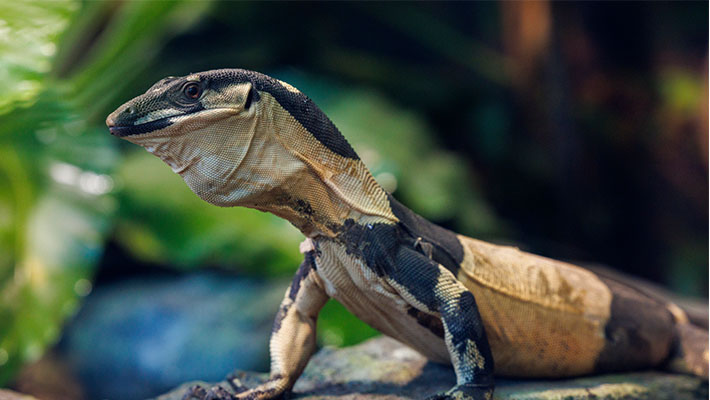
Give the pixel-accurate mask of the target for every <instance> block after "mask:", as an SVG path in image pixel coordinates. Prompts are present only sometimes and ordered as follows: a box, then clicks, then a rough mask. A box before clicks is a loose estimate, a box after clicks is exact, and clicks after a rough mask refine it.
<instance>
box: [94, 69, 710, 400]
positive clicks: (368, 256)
mask: <svg viewBox="0 0 710 400" xmlns="http://www.w3.org/2000/svg"><path fill="white" fill-rule="evenodd" d="M106 122H107V125H108V126H109V128H110V130H111V133H112V134H114V135H116V136H120V137H123V138H124V139H126V140H129V141H131V142H133V143H136V144H139V145H141V146H143V147H145V148H146V149H147V150H148V151H149V152H151V153H154V154H155V155H156V156H158V157H160V158H161V159H162V160H163V161H165V162H166V163H167V164H168V165H169V166H170V167H171V168H172V169H173V171H175V172H176V173H178V174H180V175H181V176H182V177H183V179H184V180H185V182H186V183H187V184H188V186H189V187H190V188H191V189H192V190H193V191H194V192H195V193H196V194H197V195H198V196H200V197H201V198H202V199H204V200H206V201H208V202H210V203H212V204H216V205H219V206H244V207H251V208H255V209H258V210H262V211H267V212H271V213H273V214H276V215H278V216H280V217H283V218H285V219H287V220H289V221H290V222H291V223H292V224H293V225H295V226H296V227H297V228H298V229H300V230H301V232H303V234H304V235H305V236H306V240H305V241H304V242H303V244H302V245H301V251H302V252H303V253H304V258H305V259H304V261H303V263H302V264H301V267H300V269H299V270H298V272H297V274H296V276H295V277H294V280H293V282H292V284H291V286H290V287H289V288H288V290H287V291H286V295H285V296H284V300H283V303H282V304H281V307H280V309H279V312H278V314H277V316H276V320H275V322H274V328H273V331H272V337H271V345H270V346H271V359H272V363H271V378H270V379H269V380H268V381H267V382H266V383H265V384H264V385H262V386H259V387H257V388H253V389H246V388H243V387H240V386H239V385H238V384H237V383H236V382H235V383H234V385H233V386H234V387H235V392H236V393H235V394H232V393H229V392H227V391H226V390H224V389H222V388H219V387H216V388H212V389H210V390H209V391H207V390H205V389H203V388H200V387H195V388H193V389H192V390H191V392H190V393H189V395H192V396H195V397H198V398H205V397H208V398H238V399H247V398H248V399H268V398H273V397H276V396H278V395H280V394H282V393H283V392H284V391H287V390H290V388H291V387H292V386H293V385H294V383H295V381H296V379H297V378H298V376H299V375H300V374H301V372H302V371H303V369H304V368H305V366H306V364H307V362H308V359H309V357H310V356H311V354H312V353H313V351H314V349H315V325H316V319H317V316H318V312H319V310H320V309H321V308H322V307H323V305H324V304H325V303H326V301H327V300H328V299H329V298H335V299H337V300H338V301H339V302H341V303H342V304H343V305H344V306H345V307H346V308H347V309H348V310H350V311H351V312H352V313H353V314H355V315H356V316H358V317H359V318H360V319H362V320H363V321H365V322H366V323H368V324H370V325H371V326H373V327H374V328H376V329H378V330H379V331H381V332H383V333H384V334H386V335H389V336H392V337H394V338H396V339H398V340H400V341H402V342H404V343H406V344H408V345H410V346H411V347H413V348H414V349H416V350H418V351H420V352H421V353H422V354H424V355H425V356H427V357H428V358H430V359H431V360H433V361H436V362H441V363H451V364H452V365H453V367H454V370H455V373H456V377H457V385H456V386H455V387H454V388H452V389H451V390H449V391H448V392H446V393H442V394H439V395H435V396H434V397H435V398H457V399H458V398H460V399H489V398H491V397H492V394H493V373H494V371H495V373H496V374H499V375H504V376H517V377H566V376H576V375H583V374H590V373H595V372H605V371H615V370H629V369H638V368H648V367H657V366H667V367H668V368H672V369H674V370H676V371H682V372H686V373H692V374H697V375H700V376H705V377H706V376H707V366H708V364H707V357H708V345H707V331H705V330H703V329H700V328H697V327H695V326H693V325H691V324H690V323H689V322H688V321H687V318H686V317H685V314H684V313H683V311H682V310H680V309H679V308H678V307H677V306H675V305H673V304H669V303H667V302H664V301H660V300H657V299H656V298H654V297H653V296H651V295H647V294H645V293H643V292H641V291H639V290H636V289H634V288H632V287H630V286H628V285H624V284H622V283H620V282H616V281H614V280H612V279H608V278H604V277H601V276H599V275H597V274H595V273H592V272H590V271H588V270H585V269H583V268H580V267H577V266H574V265H571V264H567V263H563V262H559V261H554V260H551V259H547V258H543V257H539V256H535V255H532V254H528V253H524V252H522V251H519V250H517V249H515V248H511V247H503V246H496V245H492V244H488V243H485V242H481V241H478V240H475V239H471V238H468V237H465V236H462V235H457V234H455V233H453V232H451V231H448V230H446V229H443V228H441V227H439V226H437V225H434V224H432V223H431V222H429V221H427V220H426V219H424V218H422V217H420V216H418V215H416V214H414V213H413V212H412V211H410V210H409V209H408V208H406V207H405V206H403V205H402V204H400V203H399V202H397V200H395V199H394V198H393V197H392V196H391V195H389V194H388V193H386V192H385V191H384V190H383V189H382V188H381V187H380V186H379V185H378V184H377V182H375V180H374V179H373V177H372V175H371V174H370V173H369V171H368V170H367V168H366V167H365V165H364V164H363V162H362V161H361V160H360V159H359V158H358V156H357V154H356V153H355V151H354V150H353V149H352V147H351V146H350V145H349V144H348V142H347V141H346V140H345V138H344V137H343V136H342V135H341V133H340V132H339V131H338V129H337V128H336V127H335V125H333V123H332V122H331V121H330V120H329V119H328V118H327V117H326V116H325V115H324V114H323V112H322V111H321V110H320V109H318V107H317V106H316V105H315V104H314V103H313V102H312V101H311V100H310V99H309V98H308V97H306V96H305V95H303V94H302V93H301V92H299V91H298V90H297V89H295V88H294V87H293V86H291V85H289V84H287V83H285V82H281V81H279V80H276V79H273V78H270V77H268V76H266V75H263V74H259V73H256V72H251V71H245V70H237V69H233V70H214V71H207V72H202V73H196V74H192V75H188V76H185V77H179V78H176V77H170V78H166V79H163V80H161V81H160V82H158V83H156V84H155V85H154V86H153V87H151V88H150V89H149V90H148V91H147V92H146V93H145V94H143V95H141V96H139V97H137V98H135V99H133V100H131V101H129V102H128V103H126V104H124V105H123V106H121V107H120V108H118V109H117V110H116V111H115V112H114V113H112V114H111V115H110V116H109V117H108V118H107V121H106ZM494 364H495V365H494Z"/></svg>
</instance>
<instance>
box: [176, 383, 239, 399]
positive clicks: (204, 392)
mask: <svg viewBox="0 0 710 400" xmlns="http://www.w3.org/2000/svg"><path fill="white" fill-rule="evenodd" d="M191 399H198V400H236V399H237V397H236V396H235V395H233V394H232V393H230V392H228V391H227V390H225V389H224V388H223V387H222V386H213V387H211V388H209V389H205V388H204V387H202V386H201V385H194V386H190V387H189V388H188V389H187V391H185V394H184V395H182V400H191Z"/></svg>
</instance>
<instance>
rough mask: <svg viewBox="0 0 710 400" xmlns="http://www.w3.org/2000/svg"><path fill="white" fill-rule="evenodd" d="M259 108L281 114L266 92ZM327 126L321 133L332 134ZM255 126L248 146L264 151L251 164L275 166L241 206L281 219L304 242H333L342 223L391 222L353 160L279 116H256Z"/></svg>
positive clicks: (381, 198) (373, 185) (379, 192)
mask: <svg viewBox="0 0 710 400" xmlns="http://www.w3.org/2000/svg"><path fill="white" fill-rule="evenodd" d="M260 104H261V106H263V107H264V110H281V109H282V108H281V107H280V106H279V105H278V104H277V103H276V101H275V100H274V99H273V98H272V97H271V95H269V94H268V93H264V94H263V95H262V99H261V100H260ZM331 125H332V124H325V125H324V126H323V127H321V129H335V128H334V126H333V127H332V128H329V126H331ZM259 126H260V128H259V129H256V137H255V139H256V140H254V141H253V146H257V147H262V148H263V149H265V150H264V151H259V152H252V154H259V155H260V156H259V157H260V159H259V160H254V162H258V163H260V164H261V165H262V166H263V165H264V162H265V160H266V159H265V156H268V158H270V159H271V160H272V161H273V162H272V163H269V165H274V166H275V167H274V168H273V172H272V176H271V178H270V179H271V182H270V184H269V185H268V188H267V190H264V189H262V190H261V193H260V195H259V199H258V202H252V203H251V204H244V203H243V205H246V206H247V207H252V208H256V209H259V210H262V211H268V212H271V213H273V214H275V215H278V216H280V217H282V218H285V219H287V220H288V221H290V222H291V223H292V224H293V225H294V226H296V227H297V228H298V229H300V230H301V232H303V234H304V235H306V236H307V237H315V236H319V235H325V236H329V237H333V236H335V235H336V234H337V230H338V228H339V227H340V226H342V225H343V224H344V223H345V221H346V220H348V219H352V220H354V221H356V222H359V223H362V224H368V223H377V222H386V223H393V222H396V221H397V217H395V215H394V213H393V212H392V209H391V208H390V203H389V199H388V197H387V193H386V192H385V190H384V189H383V188H382V187H381V186H380V185H379V184H378V183H377V182H376V181H375V179H374V178H373V176H372V174H370V171H369V170H368V169H367V167H366V166H365V164H364V163H363V162H362V161H361V160H360V159H359V158H357V156H354V157H352V156H350V157H348V156H343V155H340V154H338V152H335V151H333V149H331V148H329V147H327V146H325V145H324V144H323V143H322V142H321V141H319V140H318V139H316V137H315V136H314V135H313V134H312V133H311V132H310V131H309V130H307V129H306V128H304V127H303V125H302V124H300V123H296V121H295V120H294V119H293V117H292V116H291V115H290V114H288V113H285V112H275V111H272V112H264V113H262V118H261V120H260V122H259ZM332 135H333V136H335V135H340V133H339V132H332ZM256 143H259V144H256ZM353 154H354V152H353ZM243 164H246V165H249V162H247V163H243ZM260 169H262V170H263V168H260ZM262 175H263V174H262Z"/></svg>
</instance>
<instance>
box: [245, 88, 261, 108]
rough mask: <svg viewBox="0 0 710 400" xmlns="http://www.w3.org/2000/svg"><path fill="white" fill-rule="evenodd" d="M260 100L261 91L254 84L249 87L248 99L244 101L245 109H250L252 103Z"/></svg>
mask: <svg viewBox="0 0 710 400" xmlns="http://www.w3.org/2000/svg"><path fill="white" fill-rule="evenodd" d="M255 101H259V92H258V91H257V90H256V88H254V85H253V84H252V85H251V87H250V88H249V93H247V99H246V100H245V101H244V109H245V110H248V109H249V107H251V103H252V102H255Z"/></svg>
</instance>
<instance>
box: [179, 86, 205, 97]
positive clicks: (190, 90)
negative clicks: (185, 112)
mask: <svg viewBox="0 0 710 400" xmlns="http://www.w3.org/2000/svg"><path fill="white" fill-rule="evenodd" d="M182 92H183V93H184V94H185V97H187V98H188V99H191V100H196V99H197V98H199V97H200V95H201V94H202V88H200V85H198V84H197V83H196V82H190V83H188V84H187V85H185V87H183V88H182Z"/></svg>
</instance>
